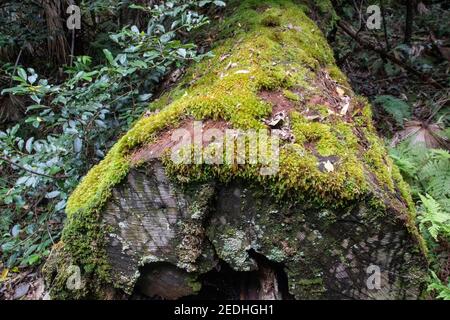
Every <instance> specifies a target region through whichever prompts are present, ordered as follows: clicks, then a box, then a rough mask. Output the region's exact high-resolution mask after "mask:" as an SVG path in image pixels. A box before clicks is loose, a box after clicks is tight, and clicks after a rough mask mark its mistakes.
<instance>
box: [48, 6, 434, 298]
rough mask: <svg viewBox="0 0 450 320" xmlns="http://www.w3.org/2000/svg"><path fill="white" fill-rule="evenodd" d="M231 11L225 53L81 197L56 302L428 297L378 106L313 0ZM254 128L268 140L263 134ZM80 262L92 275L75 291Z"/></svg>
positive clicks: (61, 254) (51, 271)
mask: <svg viewBox="0 0 450 320" xmlns="http://www.w3.org/2000/svg"><path fill="white" fill-rule="evenodd" d="M322 9H323V8H322ZM230 11H231V10H230ZM232 11H233V12H234V13H233V14H232V15H231V16H229V17H227V18H225V19H224V21H223V22H221V23H220V24H219V25H218V26H217V28H218V29H219V30H223V31H222V32H221V33H220V34H219V35H217V45H216V46H215V48H214V53H215V57H214V58H211V59H207V60H205V61H203V62H200V63H197V64H196V65H194V66H192V67H191V68H190V69H189V70H188V72H187V74H186V75H185V76H184V78H183V79H182V80H181V81H180V83H179V84H178V86H177V87H175V88H173V89H172V90H171V91H170V92H168V93H166V94H165V95H164V96H163V97H161V98H160V99H159V101H156V102H154V104H153V106H151V107H152V109H153V110H156V109H161V111H160V112H159V113H157V112H155V113H153V114H149V115H148V116H145V117H144V118H143V119H142V120H140V121H139V122H138V123H137V124H136V125H135V126H134V128H133V129H131V130H130V131H129V132H128V133H127V134H126V135H125V136H124V137H123V138H122V139H121V140H120V141H119V142H118V143H117V144H116V145H115V146H114V147H113V149H112V150H111V151H110V153H109V154H108V156H107V157H106V158H105V160H104V161H102V163H100V164H99V165H98V166H96V167H95V168H93V169H92V170H91V172H90V173H89V174H88V175H87V176H86V177H85V178H84V179H83V181H82V183H81V184H80V186H79V187H78V188H77V190H76V191H75V192H74V193H73V195H72V196H71V198H70V200H69V203H68V206H67V213H68V219H67V223H66V226H65V229H64V233H63V237H62V242H61V243H60V244H59V245H58V246H57V247H55V249H54V250H53V252H52V255H51V257H50V259H49V261H48V262H47V264H46V266H45V274H46V275H47V284H48V285H49V287H50V292H51V295H52V297H54V298H86V297H93V298H143V297H145V298H163V299H178V298H182V297H189V298H195V297H197V298H202V299H210V298H226V299H293V298H295V299H331V298H333V299H334V298H337V299H405V298H411V299H415V298H418V297H419V296H420V295H421V293H422V290H423V284H424V282H423V281H424V278H425V277H424V275H425V273H426V262H425V259H424V251H423V246H422V239H421V238H420V236H419V235H418V232H417V229H416V227H415V221H414V212H413V205H412V204H411V198H410V195H409V191H408V189H407V187H406V186H405V183H404V182H403V180H402V179H401V177H400V175H399V172H398V169H397V168H396V167H394V166H393V164H392V162H391V160H390V159H389V157H388V156H387V154H386V150H385V148H384V146H383V143H382V141H381V140H380V139H379V138H378V137H377V135H376V133H375V129H374V128H373V125H372V122H371V118H370V106H369V105H368V103H367V102H366V101H365V100H364V99H363V98H361V97H358V96H356V95H355V94H354V93H353V92H352V90H351V89H350V86H349V84H348V83H347V81H346V79H345V76H343V74H342V73H341V72H340V71H339V69H338V68H337V67H336V65H335V62H334V59H333V54H332V51H331V49H330V48H329V46H328V44H327V43H326V41H325V39H324V36H323V34H322V33H321V31H320V30H319V29H318V27H317V25H316V24H315V23H314V22H312V21H311V20H310V19H309V18H307V16H306V15H305V13H304V12H303V11H302V9H301V7H300V6H298V5H296V4H294V3H291V2H289V1H283V2H281V4H279V5H268V4H265V3H261V4H255V2H252V1H242V2H241V3H240V5H239V6H237V7H236V8H234V10H232ZM198 121H202V122H201V123H199V122H198ZM212 130H215V131H212ZM229 130H235V131H231V134H229V133H230V131H229ZM236 130H239V131H236ZM257 130H262V132H266V131H269V135H270V136H269V137H268V138H267V139H263V136H262V135H260V136H258V138H257V139H256V140H251V139H252V137H255V136H254V135H252V133H258V131H257ZM180 132H181V133H182V135H180ZM211 132H214V133H215V134H214V137H215V139H213V140H211V139H207V138H205V137H206V135H207V134H211ZM223 132H225V134H224V135H221V134H220V133H223ZM196 133H197V135H196ZM198 134H200V138H203V140H201V141H198V140H197V138H198ZM181 136H183V139H182V142H180V141H179V138H180V137H181ZM241 136H245V137H246V138H244V139H243V140H240V141H239V137H241ZM174 137H175V138H174ZM191 138H192V139H191ZM273 139H275V140H273ZM192 141H193V144H191V142H192ZM273 141H277V143H276V144H273V143H272V142H273ZM239 143H243V144H242V145H243V146H244V148H243V149H239V148H238V147H237V146H238V145H239ZM220 146H225V148H224V150H223V149H221V148H220ZM227 146H228V147H230V146H231V147H233V148H234V147H236V149H232V151H231V152H229V150H228V149H227V148H226V147H227ZM271 147H276V148H271ZM264 148H266V149H267V148H268V149H269V151H268V153H267V154H266V155H265V156H261V154H258V157H257V159H256V160H257V161H255V162H251V161H242V156H243V155H244V158H245V155H249V158H250V154H251V152H252V150H253V151H255V150H257V152H260V153H261V150H263V149H264ZM174 150H177V151H178V153H175V152H174ZM199 150H200V151H202V152H203V154H200V156H199V153H198V152H199ZM239 150H240V151H242V152H243V154H242V153H239V152H238V151H239ZM192 151H193V153H191V152H192ZM266 151H267V150H266ZM180 152H181V153H184V155H185V157H184V158H183V159H184V160H185V162H181V163H178V162H176V158H174V157H173V155H180ZM211 154H214V155H215V156H217V155H219V158H221V156H224V155H225V156H224V158H225V159H228V160H229V157H230V156H232V155H235V156H236V155H237V156H238V157H237V159H234V161H231V162H226V161H224V162H223V163H220V162H218V161H217V162H214V161H212V162H207V161H206V159H211V158H208V157H206V156H207V155H211ZM170 155H172V157H170ZM186 155H187V156H186ZM202 155H203V157H204V158H202V157H201V156H202ZM213 158H214V157H213ZM214 159H216V160H217V159H218V158H214ZM221 159H222V160H223V158H221ZM186 160H192V161H194V163H189V162H186ZM244 160H246V159H244ZM269 169H270V170H269ZM69 265H75V266H79V268H80V270H81V277H80V281H81V283H80V286H78V289H75V290H69V289H67V286H66V285H65V284H66V281H67V279H68V278H70V277H72V276H73V274H71V273H70V272H68V271H67V270H68V266H69Z"/></svg>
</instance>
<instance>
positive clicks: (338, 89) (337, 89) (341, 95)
mask: <svg viewBox="0 0 450 320" xmlns="http://www.w3.org/2000/svg"><path fill="white" fill-rule="evenodd" d="M336 92H337V93H338V95H339V96H340V97H341V98H342V97H343V96H344V95H345V91H344V90H343V89H342V88H339V87H336Z"/></svg>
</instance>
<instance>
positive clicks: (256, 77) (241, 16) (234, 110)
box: [62, 0, 408, 282]
mask: <svg viewBox="0 0 450 320" xmlns="http://www.w3.org/2000/svg"><path fill="white" fill-rule="evenodd" d="M220 28H221V29H222V30H227V31H226V32H229V30H233V32H235V35H234V37H233V38H231V39H225V40H222V41H220V42H219V44H218V46H217V47H216V48H215V49H214V50H213V51H214V54H215V58H212V59H208V60H204V61H202V62H201V63H198V64H196V65H195V66H193V67H192V68H190V69H189V70H188V71H187V74H186V76H185V77H184V79H183V80H182V81H181V83H180V85H179V86H178V87H177V88H176V89H174V90H173V91H171V92H169V93H166V94H165V95H163V96H162V97H161V98H160V99H159V101H156V102H154V103H153V104H152V105H151V107H150V109H152V110H155V109H160V110H161V111H160V112H159V113H157V114H152V115H150V116H149V117H144V118H142V119H141V120H139V121H138V122H137V123H136V124H135V125H134V127H133V128H132V129H131V130H129V132H128V133H127V134H126V135H125V136H123V137H122V138H121V139H120V140H119V141H118V142H117V143H116V145H115V146H114V147H113V148H112V149H111V150H110V152H109V153H108V155H107V156H106V157H105V159H104V160H103V161H102V162H101V163H100V164H98V165H97V166H95V167H94V168H93V169H92V170H91V171H90V172H89V173H88V175H87V176H86V177H84V179H83V180H82V182H81V183H80V185H79V186H78V187H77V189H76V190H75V191H74V192H73V194H72V195H71V197H70V199H69V201H68V204H67V209H66V212H67V222H66V226H65V229H64V232H63V236H62V239H63V242H64V243H65V249H64V250H66V251H67V252H69V253H70V255H71V257H72V259H73V262H74V263H75V264H77V265H82V266H85V273H86V274H90V275H93V276H94V277H95V278H97V279H98V280H99V281H100V282H102V281H103V282H109V266H108V262H107V258H106V253H105V251H104V241H105V237H104V235H105V232H107V230H102V227H101V223H100V222H99V221H100V219H101V211H102V209H103V207H104V205H105V204H106V202H107V201H108V199H109V197H110V196H111V192H112V189H113V187H114V186H115V185H117V184H118V183H120V182H121V181H122V180H123V179H124V178H125V177H126V175H127V174H128V172H129V170H130V169H131V167H132V165H131V162H130V154H131V153H132V152H133V151H134V150H135V149H136V148H138V147H139V146H141V145H143V144H148V143H151V142H153V141H155V138H156V137H157V135H158V134H159V133H160V132H162V131H163V130H164V129H168V128H172V127H176V125H177V124H179V123H180V122H181V121H182V120H183V119H184V118H185V117H192V118H194V119H201V120H206V119H213V120H225V121H227V122H228V123H229V124H230V126H232V127H234V128H239V129H250V128H252V129H259V128H265V125H264V123H263V119H264V118H266V117H268V116H269V115H270V113H271V111H272V106H271V105H270V104H268V103H267V102H265V101H263V100H262V99H261V98H260V96H259V93H260V91H261V90H263V89H264V90H282V91H283V92H284V94H285V95H286V96H287V97H288V98H289V99H291V100H292V98H293V95H291V94H290V92H289V91H288V89H289V88H298V87H301V88H305V87H306V88H307V87H311V88H314V86H315V85H313V84H312V82H313V80H314V79H315V77H316V72H317V71H318V70H329V72H330V75H331V76H332V77H334V78H335V80H336V81H337V82H338V83H340V84H342V85H343V86H345V84H346V83H347V82H346V79H345V77H344V76H343V75H342V73H341V72H340V71H339V70H338V68H337V67H336V65H335V61H334V58H333V53H332V50H331V48H330V47H329V46H328V44H327V42H326V40H325V38H324V36H323V34H322V32H321V31H320V30H319V29H318V27H317V26H316V25H315V23H314V22H312V21H311V20H310V19H309V18H308V17H307V16H306V15H305V13H304V11H303V7H302V6H298V5H297V4H296V3H295V2H294V1H289V0H285V1H282V0H279V1H265V2H264V4H261V2H260V1H255V0H246V1H242V2H241V3H240V5H239V8H238V9H237V10H236V12H235V13H234V14H233V15H232V16H231V17H229V18H227V19H225V21H224V22H223V23H221V24H220ZM222 36H223V37H225V36H226V35H225V34H223V35H222ZM193 79H194V80H193ZM319 89H320V88H319ZM355 99H356V100H358V98H355ZM320 108H322V113H323V115H324V116H325V111H326V112H327V113H328V110H325V109H324V108H326V106H321V107H320ZM303 111H304V110H303ZM358 112H359V114H357V115H355V121H353V122H351V121H347V120H344V119H343V118H341V117H340V116H337V115H336V116H332V117H331V116H330V117H328V116H327V117H326V119H323V121H321V122H313V121H310V120H307V118H306V117H304V116H303V115H302V110H297V111H295V112H292V113H291V115H290V117H291V125H292V131H293V134H294V136H295V143H294V144H288V145H286V146H284V147H283V148H282V149H281V154H280V169H279V171H278V173H277V174H276V175H274V176H261V175H260V174H259V167H258V166H255V165H243V166H239V167H236V166H227V165H222V166H201V165H195V166H193V165H192V166H189V165H184V166H180V165H178V166H176V165H174V164H173V163H171V162H170V161H167V159H166V161H165V164H166V167H167V170H168V172H169V173H170V174H171V175H172V176H173V177H175V178H176V177H183V178H184V181H202V180H204V181H210V180H211V178H216V179H218V180H220V181H229V180H232V179H237V178H242V179H246V180H250V181H252V182H260V183H261V184H262V185H264V186H266V187H267V189H268V190H269V191H271V192H272V194H273V195H274V196H277V197H279V198H282V197H286V196H290V197H292V198H293V199H297V200H301V199H305V200H307V201H311V202H315V203H318V204H321V205H323V206H329V207H339V206H343V205H345V204H346V203H347V202H348V201H355V200H358V199H360V198H361V197H363V196H365V195H366V194H367V193H368V192H369V185H368V183H367V176H366V174H365V170H369V171H370V172H372V173H373V174H374V175H375V176H376V178H377V179H378V180H379V181H380V182H382V183H383V184H385V185H386V186H387V190H386V192H390V191H392V190H393V188H394V186H395V184H396V183H397V184H398V183H400V182H401V178H398V177H397V176H396V177H395V178H393V176H392V173H393V171H392V168H393V165H392V163H391V161H390V160H388V159H387V157H386V151H385V149H384V147H383V145H382V143H381V141H380V140H379V138H378V137H377V136H376V134H375V130H374V129H373V126H372V125H371V118H370V107H367V106H366V107H365V108H364V109H363V110H360V111H358ZM355 128H358V130H361V131H362V132H363V133H364V135H366V136H367V140H368V143H369V150H367V152H364V153H363V155H360V154H361V153H360V152H359V148H360V144H359V143H358V141H357V138H356V136H355V135H354V130H355ZM321 157H335V158H336V159H337V162H336V163H335V164H334V170H333V171H332V172H323V171H322V170H320V162H321V161H322V158H321ZM394 173H395V172H394ZM386 196H389V194H388V193H386ZM407 196H408V193H407V191H404V197H407ZM230 239H231V238H230ZM225 240H227V239H224V241H225ZM235 240H236V238H235ZM230 241H231V240H230ZM230 241H229V242H230ZM229 244H230V246H229V247H230V250H232V249H233V246H235V245H237V244H236V243H234V242H230V243H229ZM230 252H231V251H230Z"/></svg>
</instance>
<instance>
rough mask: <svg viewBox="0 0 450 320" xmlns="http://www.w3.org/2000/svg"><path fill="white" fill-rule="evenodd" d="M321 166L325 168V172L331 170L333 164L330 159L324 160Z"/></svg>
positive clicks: (332, 169)
mask: <svg viewBox="0 0 450 320" xmlns="http://www.w3.org/2000/svg"><path fill="white" fill-rule="evenodd" d="M323 167H324V168H325V170H327V172H333V171H334V165H333V164H332V163H331V162H330V160H328V161H327V162H325V163H324V165H323Z"/></svg>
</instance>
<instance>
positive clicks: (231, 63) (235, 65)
mask: <svg viewBox="0 0 450 320" xmlns="http://www.w3.org/2000/svg"><path fill="white" fill-rule="evenodd" d="M237 65H238V64H237V63H235V62H233V61H230V63H228V65H227V66H226V67H225V71H226V70H229V69H231V68H235V67H237Z"/></svg>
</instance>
